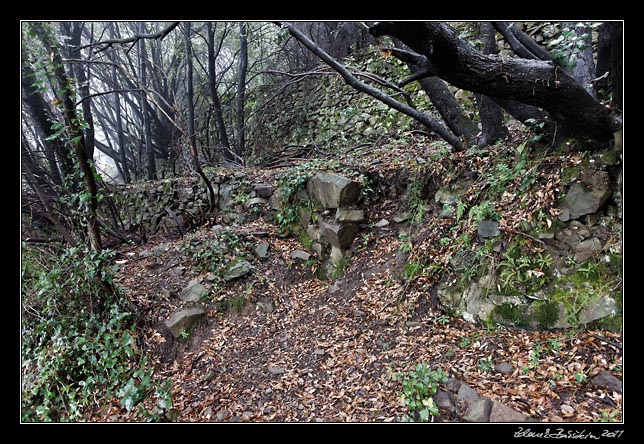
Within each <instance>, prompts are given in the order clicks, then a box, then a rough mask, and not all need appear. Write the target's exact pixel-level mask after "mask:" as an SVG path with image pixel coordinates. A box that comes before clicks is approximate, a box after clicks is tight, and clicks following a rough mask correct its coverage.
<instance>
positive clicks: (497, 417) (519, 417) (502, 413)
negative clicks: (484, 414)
mask: <svg viewBox="0 0 644 444" xmlns="http://www.w3.org/2000/svg"><path fill="white" fill-rule="evenodd" d="M529 420H530V418H529V417H528V416H526V415H524V414H523V413H521V412H518V411H516V410H514V409H513V408H511V407H508V406H507V405H505V404H501V403H500V402H497V401H492V407H491V409H490V418H489V421H490V422H526V421H529Z"/></svg>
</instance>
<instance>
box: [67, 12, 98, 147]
mask: <svg viewBox="0 0 644 444" xmlns="http://www.w3.org/2000/svg"><path fill="white" fill-rule="evenodd" d="M70 26H72V23H69V22H68V23H67V28H69V27H70ZM84 27H85V23H84V22H73V26H72V28H71V33H70V35H71V39H70V41H69V44H70V49H71V51H70V55H71V58H73V59H78V60H80V59H81V51H80V42H81V35H82V32H83V28H84ZM86 66H87V74H86V73H85V66H83V65H82V64H80V63H75V64H73V65H72V73H73V75H74V76H75V77H76V83H77V85H78V92H79V96H80V98H81V99H84V100H82V107H83V119H84V120H85V123H86V124H87V128H85V129H84V130H83V133H84V134H85V149H87V155H88V156H89V158H90V159H93V158H94V118H93V117H92V108H91V103H92V101H91V99H87V98H86V97H87V96H89V80H88V79H89V78H91V76H92V74H91V71H90V69H91V64H90V63H87V64H86Z"/></svg>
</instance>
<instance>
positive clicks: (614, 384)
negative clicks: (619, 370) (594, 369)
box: [591, 370, 622, 393]
mask: <svg viewBox="0 0 644 444" xmlns="http://www.w3.org/2000/svg"><path fill="white" fill-rule="evenodd" d="M591 381H592V382H593V384H595V385H596V386H597V387H601V388H603V389H606V390H610V391H611V392H617V393H622V381H620V380H619V379H618V378H616V377H615V376H613V375H612V374H611V373H609V372H607V371H605V370H602V371H600V372H599V373H597V376H594V377H593V379H591Z"/></svg>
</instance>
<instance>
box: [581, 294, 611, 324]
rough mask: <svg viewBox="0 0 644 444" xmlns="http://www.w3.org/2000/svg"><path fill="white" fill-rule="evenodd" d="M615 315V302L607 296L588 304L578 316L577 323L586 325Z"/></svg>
mask: <svg viewBox="0 0 644 444" xmlns="http://www.w3.org/2000/svg"><path fill="white" fill-rule="evenodd" d="M615 314H617V302H615V299H613V298H612V297H610V296H608V295H603V296H601V297H600V298H599V300H598V301H596V302H594V303H590V304H588V306H587V307H586V308H584V309H583V310H582V312H581V313H580V314H579V322H581V323H582V324H588V323H590V322H592V321H596V320H598V319H602V318H605V317H607V316H613V315H615Z"/></svg>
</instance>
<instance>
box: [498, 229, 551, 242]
mask: <svg viewBox="0 0 644 444" xmlns="http://www.w3.org/2000/svg"><path fill="white" fill-rule="evenodd" d="M499 230H501V231H504V232H506V233H512V234H519V235H521V236H525V237H527V238H528V239H532V240H533V241H535V242H539V243H540V244H541V245H545V244H546V243H545V242H544V241H542V240H541V239H537V238H536V237H534V236H530V235H529V234H526V233H524V232H522V231H516V230H510V229H509V228H499Z"/></svg>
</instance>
